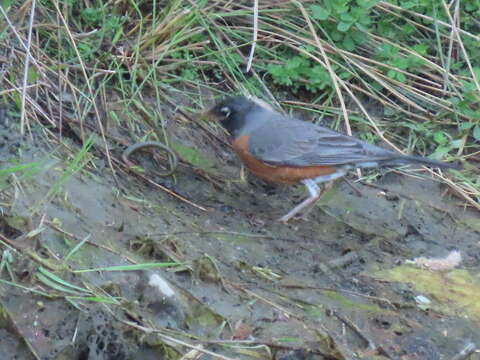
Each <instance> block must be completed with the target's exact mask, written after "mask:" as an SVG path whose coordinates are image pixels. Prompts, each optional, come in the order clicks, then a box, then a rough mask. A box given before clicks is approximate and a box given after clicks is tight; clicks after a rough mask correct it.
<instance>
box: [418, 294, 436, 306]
mask: <svg viewBox="0 0 480 360" xmlns="http://www.w3.org/2000/svg"><path fill="white" fill-rule="evenodd" d="M415 301H416V302H417V303H418V304H422V305H428V304H430V303H431V302H432V301H431V300H430V299H429V298H427V297H426V296H423V295H417V296H415Z"/></svg>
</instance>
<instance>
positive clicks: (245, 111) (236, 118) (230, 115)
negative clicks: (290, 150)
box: [207, 96, 261, 137]
mask: <svg viewBox="0 0 480 360" xmlns="http://www.w3.org/2000/svg"><path fill="white" fill-rule="evenodd" d="M259 106H261V104H260V103H259V102H258V101H255V100H254V99H250V98H247V97H245V96H230V97H227V98H225V99H223V100H222V101H221V102H219V103H218V104H217V105H215V106H214V107H213V108H212V109H210V110H209V111H208V112H207V117H209V118H213V119H214V120H216V121H218V122H220V124H221V125H222V126H223V127H224V128H225V129H226V130H227V131H228V133H229V134H230V135H231V136H233V137H236V136H237V135H239V133H240V132H241V131H242V128H243V127H244V126H245V125H246V123H247V120H248V115H249V113H250V112H251V111H252V110H258V107H259Z"/></svg>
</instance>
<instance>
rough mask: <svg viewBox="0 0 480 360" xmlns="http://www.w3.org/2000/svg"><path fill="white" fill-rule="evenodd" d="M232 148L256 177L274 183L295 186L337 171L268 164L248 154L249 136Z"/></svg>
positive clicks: (327, 168) (239, 139)
mask: <svg viewBox="0 0 480 360" xmlns="http://www.w3.org/2000/svg"><path fill="white" fill-rule="evenodd" d="M232 146H233V149H234V150H235V152H236V153H237V155H238V157H239V158H240V160H241V161H242V162H243V163H244V164H245V166H246V167H247V168H248V169H249V170H250V171H251V172H252V173H253V174H254V175H256V176H258V177H260V178H262V179H264V180H266V181H270V182H274V183H281V184H295V183H297V182H299V181H301V180H304V179H312V178H315V177H318V176H322V175H329V174H332V173H334V172H335V171H336V170H335V168H334V167H333V166H319V165H315V166H305V167H295V166H282V165H269V164H266V163H264V162H262V161H260V160H258V159H256V158H254V157H253V156H252V155H250V153H249V152H248V136H241V137H239V138H237V139H235V141H234V142H233V144H232Z"/></svg>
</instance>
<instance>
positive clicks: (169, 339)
mask: <svg viewBox="0 0 480 360" xmlns="http://www.w3.org/2000/svg"><path fill="white" fill-rule="evenodd" d="M120 321H121V322H122V323H124V324H125V325H128V326H131V327H134V328H135V329H138V330H141V331H143V332H145V333H147V334H148V333H154V334H156V335H157V336H159V337H160V338H161V339H162V340H164V341H166V342H171V343H174V344H177V345H181V346H185V347H187V348H190V349H194V350H197V351H199V352H201V353H203V354H207V355H211V356H213V357H215V358H218V359H222V360H234V359H232V358H230V357H228V356H224V355H220V354H217V353H214V352H213V351H210V350H205V349H203V348H202V347H201V346H198V345H192V344H189V343H187V342H185V341H182V340H179V339H176V338H174V337H171V336H168V335H165V334H162V333H161V330H159V329H154V328H147V327H145V326H141V325H138V324H136V323H134V322H133V321H127V320H120Z"/></svg>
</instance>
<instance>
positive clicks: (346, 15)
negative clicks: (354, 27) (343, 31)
mask: <svg viewBox="0 0 480 360" xmlns="http://www.w3.org/2000/svg"><path fill="white" fill-rule="evenodd" d="M340 20H342V21H343V22H353V21H354V20H355V19H354V18H353V16H352V14H350V13H343V14H342V15H341V16H340Z"/></svg>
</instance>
